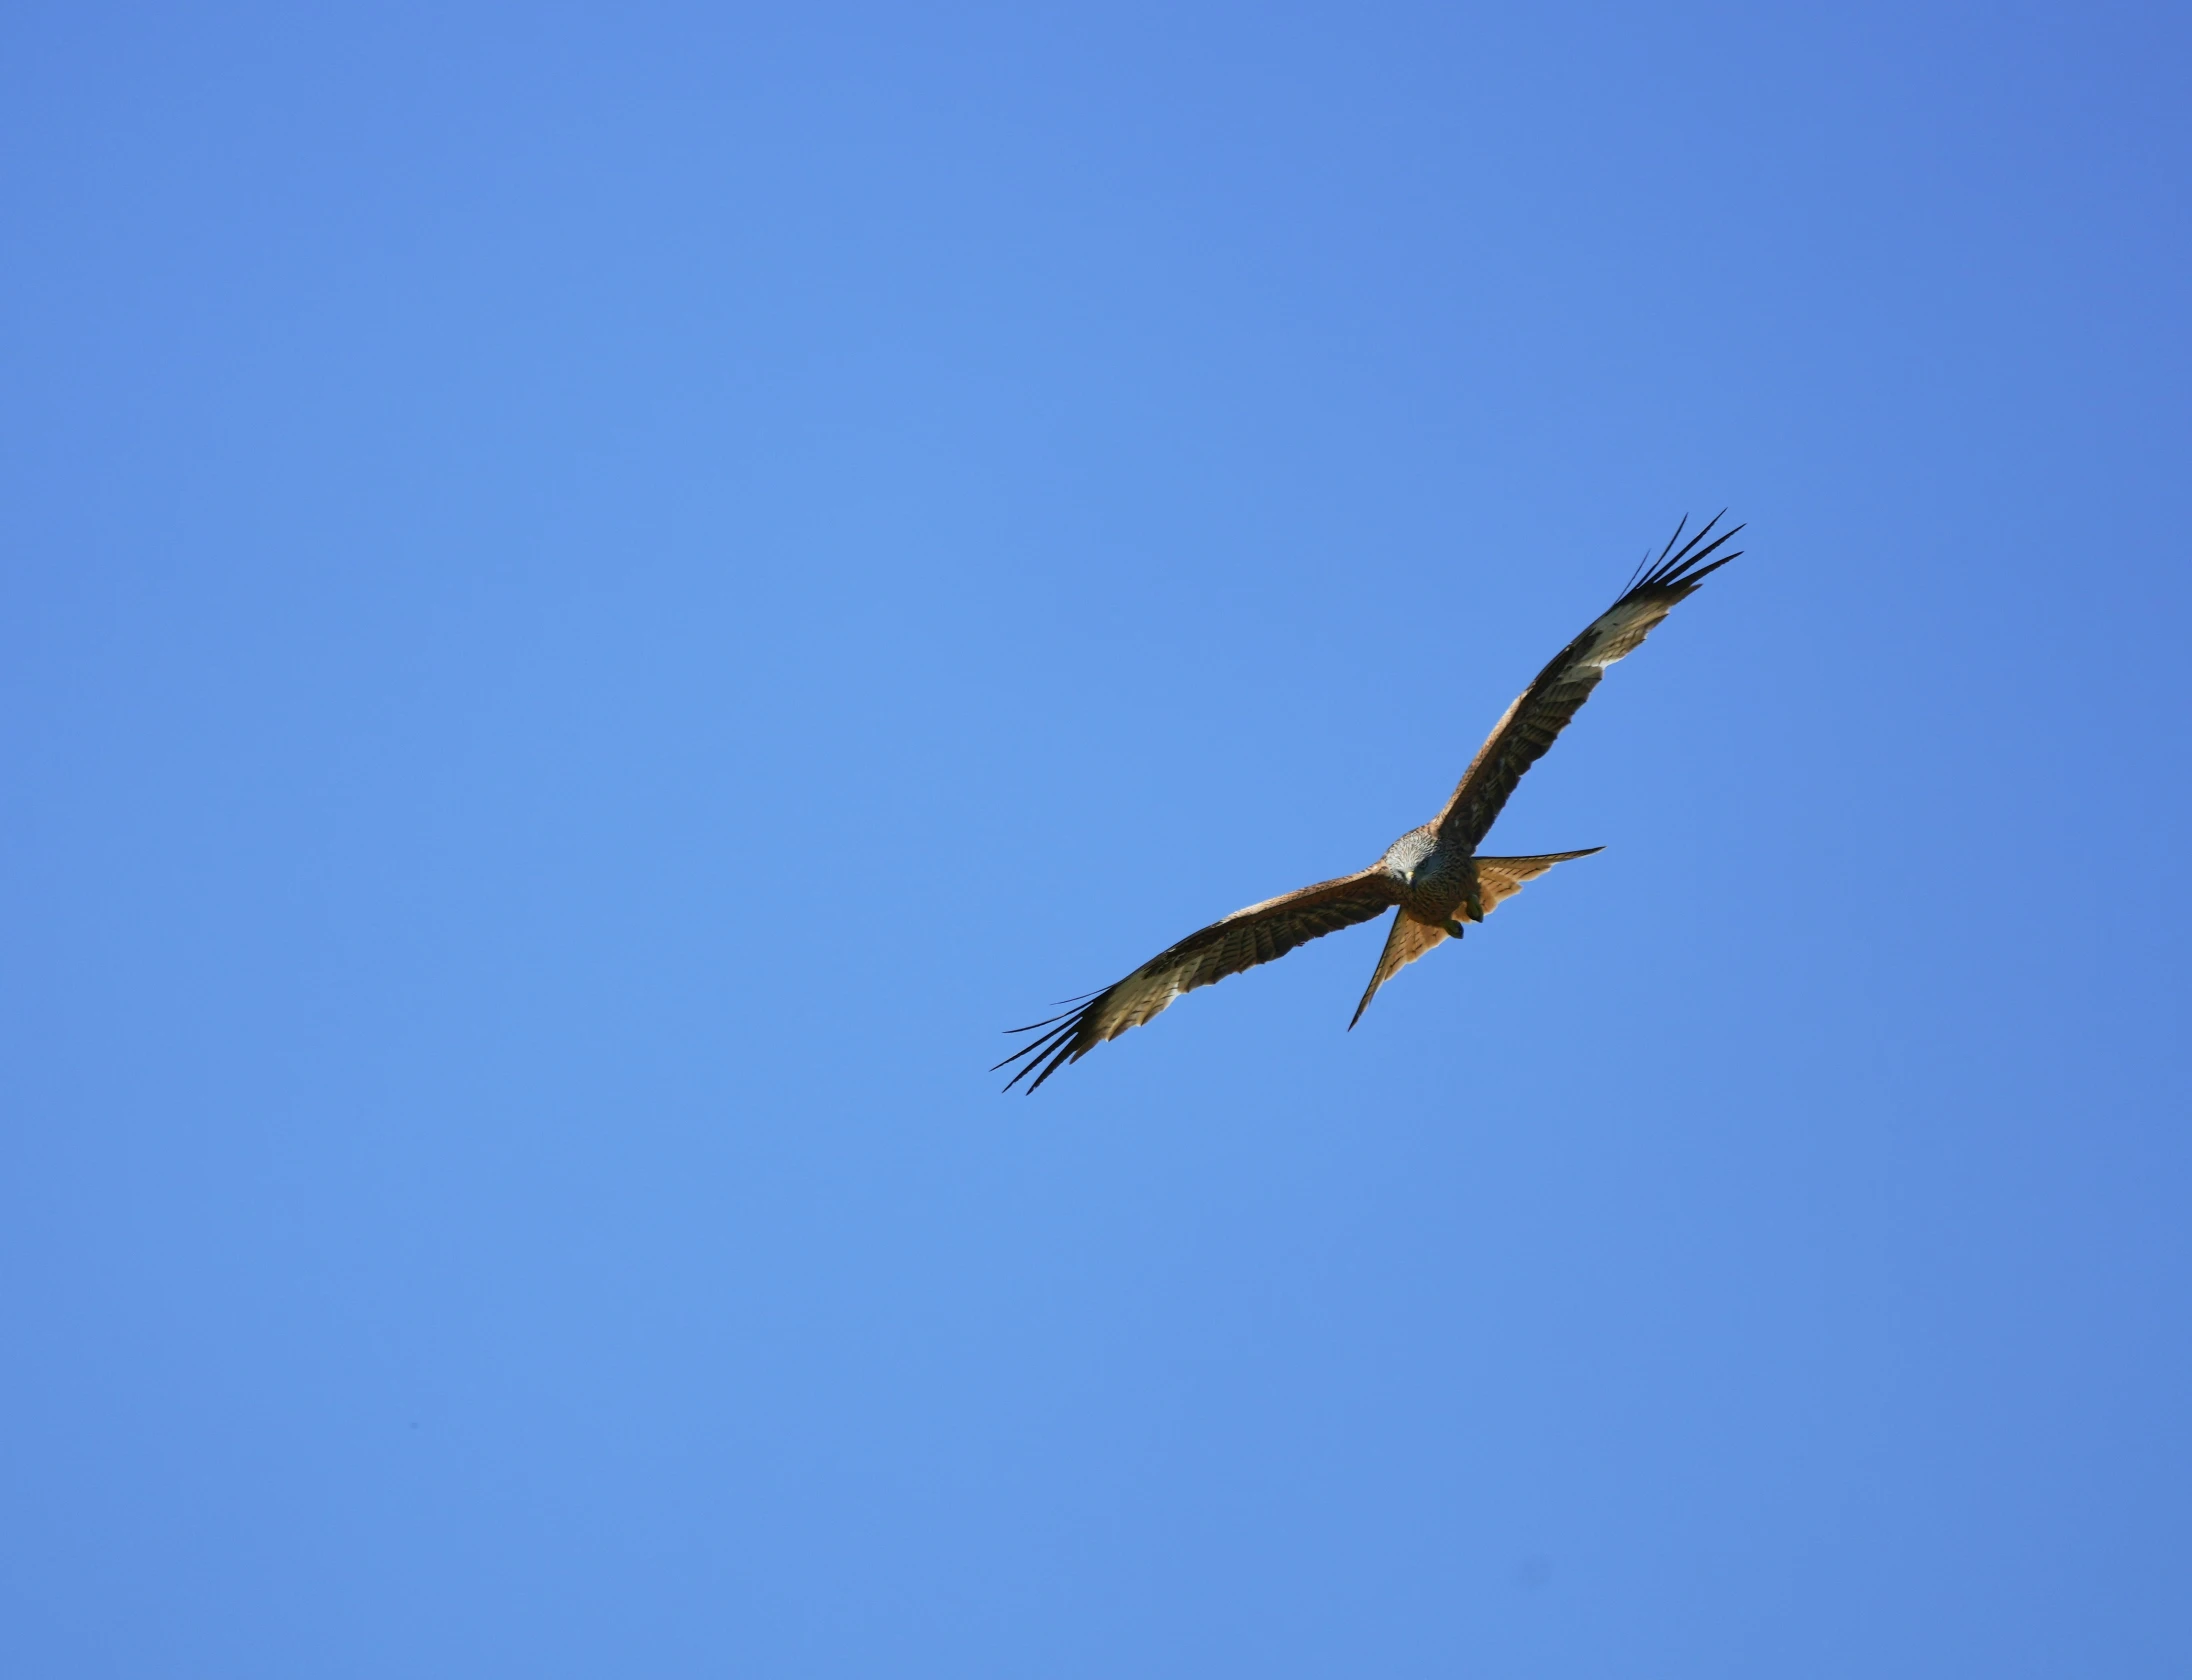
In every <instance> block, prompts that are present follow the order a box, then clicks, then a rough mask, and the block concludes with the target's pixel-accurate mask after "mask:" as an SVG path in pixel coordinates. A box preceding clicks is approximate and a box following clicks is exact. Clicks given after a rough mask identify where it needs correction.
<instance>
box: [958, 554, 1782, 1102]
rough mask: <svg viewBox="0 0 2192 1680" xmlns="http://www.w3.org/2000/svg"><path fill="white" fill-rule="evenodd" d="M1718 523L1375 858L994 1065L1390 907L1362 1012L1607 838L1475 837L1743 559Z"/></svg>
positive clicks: (1039, 1079) (1073, 1015) (1132, 1014)
mask: <svg viewBox="0 0 2192 1680" xmlns="http://www.w3.org/2000/svg"><path fill="white" fill-rule="evenodd" d="M1685 523H1687V522H1685ZM1718 523H1719V520H1718V519H1717V518H1715V519H1713V520H1711V521H1709V522H1708V523H1707V524H1706V525H1705V527H1704V529H1703V530H1701V531H1699V532H1698V533H1697V535H1696V536H1694V537H1692V538H1691V539H1690V541H1689V542H1688V544H1686V545H1685V546H1684V547H1683V548H1682V550H1681V552H1679V553H1676V552H1675V544H1676V543H1677V542H1680V541H1681V537H1682V532H1681V530H1680V529H1679V528H1678V529H1677V530H1676V532H1675V534H1674V536H1673V537H1672V538H1671V539H1669V541H1668V543H1667V546H1666V548H1664V549H1663V550H1661V551H1660V554H1659V556H1658V558H1657V560H1656V561H1654V562H1652V563H1651V564H1649V565H1648V566H1645V567H1640V568H1639V575H1638V576H1637V577H1636V578H1634V579H1632V580H1631V582H1630V585H1629V587H1628V589H1626V590H1625V591H1623V593H1622V595H1621V598H1620V599H1619V600H1617V601H1615V602H1614V604H1613V605H1612V606H1611V607H1609V608H1607V609H1606V611H1605V612H1603V613H1601V614H1600V615H1599V616H1598V617H1597V618H1595V619H1593V620H1592V621H1591V623H1590V624H1589V625H1588V626H1587V627H1586V628H1585V629H1584V631H1583V634H1582V635H1580V636H1578V637H1576V639H1575V640H1574V641H1572V642H1570V643H1569V644H1568V645H1567V646H1566V647H1565V648H1563V649H1561V651H1560V652H1559V653H1558V654H1557V655H1555V656H1554V658H1553V661H1552V663H1551V664H1549V665H1547V666H1546V667H1545V669H1544V670H1542V671H1540V672H1539V673H1538V675H1537V678H1536V680H1535V681H1533V682H1532V683H1531V684H1530V686H1529V687H1528V688H1526V689H1524V690H1523V692H1522V694H1521V695H1520V697H1519V698H1517V699H1516V701H1515V703H1514V704H1513V705H1512V706H1509V707H1508V708H1507V712H1506V715H1505V716H1504V717H1502V718H1501V719H1500V720H1499V722H1498V723H1497V724H1495V725H1494V726H1493V729H1492V733H1491V734H1490V735H1489V736H1488V737H1487V738H1486V739H1485V742H1484V745H1483V746H1481V747H1479V748H1478V749H1477V755H1476V757H1475V758H1473V759H1472V760H1470V763H1469V768H1468V769H1467V770H1466V771H1464V772H1463V773H1462V778H1461V781H1460V783H1459V785H1457V786H1456V787H1455V789H1454V792H1453V796H1452V797H1451V798H1450V799H1448V800H1447V802H1446V806H1445V809H1443V810H1442V811H1440V812H1439V814H1438V815H1437V816H1436V817H1433V818H1432V819H1431V820H1430V821H1429V822H1427V823H1424V824H1422V825H1421V826H1419V827H1416V828H1411V829H1410V830H1409V831H1408V832H1407V833H1406V834H1403V835H1402V836H1401V837H1400V838H1399V839H1398V840H1395V841H1394V842H1393V843H1392V845H1390V846H1388V847H1387V848H1386V849H1385V854H1384V855H1383V856H1382V857H1380V858H1379V859H1378V861H1377V862H1376V863H1374V864H1372V865H1371V866H1370V867H1369V868H1368V869H1364V870H1359V871H1357V872H1356V873H1355V874H1353V875H1343V876H1340V877H1338V878H1337V879H1334V880H1330V881H1320V882H1318V883H1317V884H1316V885H1314V886H1309V887H1303V888H1301V889H1300V890H1299V891H1297V892H1290V893H1285V894H1282V895H1281V896H1279V897H1277V898H1273V899H1266V900H1265V901H1264V902H1263V903H1261V904H1251V905H1250V906H1248V908H1247V909H1245V910H1236V911H1234V912H1233V914H1232V915H1230V916H1227V917H1225V918H1223V919H1222V920H1220V921H1216V922H1213V923H1211V924H1210V926H1208V927H1206V928H1202V929H1200V930H1199V931H1197V932H1195V933H1191V934H1189V935H1188V936H1187V937H1186V938H1185V939H1183V940H1181V941H1180V942H1179V943H1178V944H1176V945H1173V946H1171V947H1169V948H1167V949H1166V950H1164V951H1160V952H1159V953H1158V954H1157V955H1156V956H1154V957H1152V958H1151V959H1150V960H1149V961H1148V962H1146V963H1144V964H1142V966H1141V967H1140V968H1138V969H1136V970H1135V971H1134V972H1133V973H1132V974H1129V975H1128V976H1127V977H1126V978H1125V979H1124V980H1121V981H1119V982H1118V983H1117V984H1115V985H1112V986H1107V987H1106V988H1104V990H1102V991H1100V992H1097V993H1094V994H1093V995H1091V996H1090V997H1089V998H1087V999H1086V1000H1084V1001H1080V1002H1078V1003H1077V1004H1076V1006H1075V1007H1074V1008H1072V1009H1069V1010H1068V1011H1067V1012H1066V1013H1065V1014H1063V1015H1057V1016H1053V1017H1052V1018H1051V1019H1050V1020H1047V1021H1038V1022H1036V1023H1035V1024H1034V1025H1033V1026H1030V1027H1016V1028H1014V1029H1013V1030H1014V1031H1015V1032H1028V1033H1035V1034H1037V1035H1038V1036H1037V1037H1035V1038H1034V1039H1032V1040H1030V1041H1029V1043H1027V1044H1026V1045H1025V1046H1023V1047H1022V1048H1021V1049H1020V1050H1019V1051H1017V1052H1015V1053H1014V1054H1013V1055H1011V1056H1008V1057H1006V1058H1005V1060H1004V1061H1002V1062H1000V1063H998V1064H997V1065H998V1066H999V1067H1000V1068H1002V1067H1008V1066H1010V1065H1011V1064H1012V1063H1013V1062H1024V1065H1023V1066H1022V1067H1021V1068H1020V1070H1019V1071H1018V1072H1017V1073H1015V1074H1014V1075H1013V1076H1012V1078H1011V1079H1010V1080H1009V1081H1007V1083H1006V1086H1005V1088H1006V1089H1007V1090H1008V1091H1009V1090H1010V1089H1011V1088H1012V1087H1013V1086H1014V1085H1017V1084H1018V1083H1019V1082H1020V1081H1021V1080H1022V1079H1026V1078H1027V1077H1028V1076H1029V1075H1030V1074H1033V1075H1034V1078H1033V1079H1031V1080H1029V1083H1028V1089H1029V1090H1030V1091H1033V1090H1034V1089H1035V1088H1036V1087H1037V1086H1039V1085H1041V1084H1042V1083H1043V1081H1044V1080H1046V1079H1048V1078H1049V1077H1050V1076H1051V1075H1052V1074H1053V1073H1056V1072H1057V1071H1058V1069H1059V1068H1060V1067H1062V1066H1064V1065H1065V1064H1066V1063H1067V1062H1074V1061H1079V1060H1080V1059H1081V1058H1082V1057H1083V1056H1085V1055H1087V1054H1088V1052H1089V1051H1091V1050H1093V1049H1094V1048H1095V1047H1096V1046H1097V1045H1098V1044H1101V1043H1102V1042H1103V1041H1104V1040H1105V1039H1107V1038H1116V1037H1118V1036H1119V1034H1121V1033H1123V1032H1125V1031H1126V1030H1127V1029H1128V1028H1130V1027H1138V1026H1140V1025H1141V1024H1142V1023H1143V1022H1145V1021H1147V1020H1150V1019H1151V1018H1152V1017H1154V1016H1156V1015H1158V1014H1159V1013H1161V1012H1162V1011H1163V1010H1164V1009H1165V1008H1166V1006H1167V1005H1169V1004H1170V1003H1171V1002H1172V1000H1173V999H1174V998H1176V997H1178V996H1179V995H1180V994H1181V993H1182V992H1187V991H1192V990H1194V989H1195V988H1196V987H1197V986H1208V985H1211V984H1213V983H1214V982H1216V981H1219V980H1222V979H1224V978H1225V977H1226V976H1227V975H1229V974H1237V973H1239V972H1240V971H1241V970H1242V969H1244V968H1253V967H1254V966H1256V965H1257V964H1258V963H1265V962H1270V961H1272V960H1273V959H1274V958H1277V957H1282V956H1284V955H1285V954H1286V953H1287V952H1288V951H1291V950H1292V949H1294V947H1295V946H1297V945H1300V944H1303V943H1305V942H1307V941H1308V940H1311V939H1316V938H1320V937H1322V936H1323V935H1325V934H1327V933H1332V932H1335V931H1337V930H1338V929H1340V928H1343V927H1351V926H1353V925H1354V924H1355V923H1357V922H1367V921H1370V920H1372V919H1373V918H1375V917H1377V916H1379V915H1382V914H1383V913H1384V912H1385V911H1387V910H1389V909H1390V910H1392V911H1393V912H1394V916H1393V925H1392V928H1391V930H1390V931H1389V932H1388V934H1387V935H1386V940H1385V949H1384V951H1383V953H1382V954H1381V955H1380V956H1379V958H1378V965H1377V967H1376V968H1375V969H1374V970H1373V971H1372V972H1371V976H1370V985H1369V988H1368V989H1367V990H1366V991H1365V992H1364V993H1363V995H1362V1001H1361V1002H1360V1003H1359V1004H1357V1005H1356V1006H1355V1020H1357V1021H1359V1020H1361V1019H1362V1012H1363V1011H1364V1010H1365V1009H1367V1008H1369V1007H1370V1000H1371V999H1372V998H1373V997H1375V996H1376V995H1377V991H1378V988H1379V987H1380V986H1382V985H1384V984H1385V982H1386V981H1387V980H1389V979H1391V978H1392V976H1393V975H1394V974H1395V973H1397V972H1398V971H1399V970H1400V969H1402V968H1403V967H1405V966H1406V965H1407V964H1409V963H1411V962H1414V961H1415V960H1416V958H1418V957H1420V956H1422V955H1423V954H1424V953H1425V952H1426V951H1430V950H1432V949H1434V948H1436V947H1437V946H1438V945H1440V944H1442V943H1444V942H1445V941H1446V940H1447V939H1449V938H1454V939H1458V938H1460V937H1461V934H1462V931H1463V927H1464V925H1465V922H1471V921H1474V922H1481V921H1482V920H1483V919H1484V918H1485V917H1486V916H1487V915H1488V914H1490V913H1491V911H1492V910H1493V909H1494V908H1495V907H1496V906H1497V905H1498V904H1499V902H1500V901H1501V900H1502V899H1505V898H1509V897H1512V896H1513V895H1514V894H1515V893H1517V892H1519V891H1520V890H1521V888H1522V885H1523V883H1524V882H1526V881H1530V880H1534V879H1536V878H1537V877H1538V876H1540V875H1542V874H1544V873H1545V871H1546V870H1548V869H1550V868H1552V866H1553V865H1554V864H1556V863H1564V862H1566V861H1567V860H1568V859H1570V858H1578V857H1587V856H1589V855H1590V853H1591V852H1595V851H1597V850H1599V848H1598V847H1596V846H1592V847H1589V848H1587V849H1586V850H1583V851H1575V852H1549V853H1543V854H1540V855H1538V856H1535V857H1492V856H1487V855H1485V854H1482V853H1480V852H1479V851H1478V850H1477V848H1478V846H1479V845H1481V844H1482V842H1483V840H1484V837H1485V835H1486V834H1487V833H1489V832H1490V830H1491V827H1492V824H1493V822H1494V821H1495V820H1496V819H1497V818H1498V816H1499V813H1500V810H1501V808H1502V807H1503V806H1504V805H1505V804H1506V803H1507V796H1508V795H1509V794H1510V793H1512V792H1513V791H1514V787H1515V784H1516V783H1517V782H1518V781H1520V780H1521V779H1522V774H1523V772H1524V771H1526V770H1528V769H1529V767H1530V766H1531V765H1532V764H1534V763H1536V762H1537V760H1538V759H1539V758H1540V757H1542V756H1543V755H1544V753H1545V750H1546V748H1548V747H1550V746H1551V745H1552V743H1553V740H1554V738H1555V737H1556V736H1558V735H1559V733H1560V732H1561V730H1562V729H1564V728H1566V727H1567V724H1568V720H1569V719H1570V718H1572V717H1574V716H1575V714H1576V711H1577V710H1578V709H1579V708H1580V707H1581V706H1582V704H1583V702H1584V701H1585V700H1587V699H1588V698H1590V694H1591V690H1592V689H1594V688H1596V687H1597V686H1598V683H1599V680H1600V678H1601V677H1603V676H1604V675H1605V671H1606V667H1607V666H1609V665H1612V664H1613V663H1614V662H1615V661H1616V660H1619V659H1622V658H1624V657H1625V656H1627V655H1628V654H1629V653H1630V652H1632V651H1633V650H1634V649H1635V648H1636V647H1637V646H1638V645H1639V644H1640V643H1641V642H1642V641H1643V640H1644V638H1645V637H1646V636H1647V635H1649V634H1650V633H1651V630H1652V628H1653V626H1655V625H1656V624H1658V623H1659V621H1660V620H1661V619H1663V618H1665V617H1666V616H1667V614H1668V613H1669V612H1670V611H1672V610H1673V608H1674V606H1675V604H1676V603H1677V602H1679V601H1681V600H1683V599H1684V598H1686V597H1687V596H1688V595H1689V594H1690V593H1691V592H1692V591H1694V590H1695V589H1696V588H1697V586H1698V585H1699V584H1700V583H1701V582H1703V581H1704V578H1705V576H1706V574H1708V573H1710V572H1714V571H1717V570H1718V569H1719V568H1720V567H1722V566H1725V565H1726V564H1727V563H1728V562H1729V561H1730V560H1733V559H1735V558H1736V555H1735V554H1733V553H1730V554H1724V555H1722V556H1721V557H1720V558H1718V559H1717V560H1716V559H1712V558H1711V556H1712V554H1713V552H1714V550H1716V549H1718V548H1719V547H1720V546H1721V545H1722V544H1723V543H1725V542H1727V541H1728V539H1729V538H1730V537H1733V536H1734V535H1735V533H1736V531H1738V530H1741V529H1742V527H1741V526H1736V527H1735V528H1734V529H1731V530H1728V531H1724V532H1722V533H1721V535H1720V536H1719V537H1717V538H1714V539H1713V540H1712V541H1710V542H1708V541H1706V539H1707V538H1708V537H1709V536H1711V534H1712V529H1713V527H1714V526H1715V525H1717V524H1718ZM1738 552H1740V551H1738ZM1348 1025H1349V1026H1350V1027H1352V1026H1353V1025H1354V1022H1353V1021H1350V1022H1349V1023H1348Z"/></svg>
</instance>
